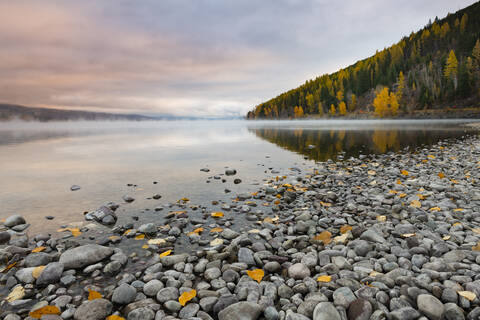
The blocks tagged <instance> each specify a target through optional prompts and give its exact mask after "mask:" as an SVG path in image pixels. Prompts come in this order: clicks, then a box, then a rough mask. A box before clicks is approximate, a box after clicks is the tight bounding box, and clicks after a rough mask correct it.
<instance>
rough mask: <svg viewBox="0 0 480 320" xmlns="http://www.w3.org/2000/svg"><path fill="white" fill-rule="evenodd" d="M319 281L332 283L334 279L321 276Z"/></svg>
mask: <svg viewBox="0 0 480 320" xmlns="http://www.w3.org/2000/svg"><path fill="white" fill-rule="evenodd" d="M317 281H318V282H330V281H332V277H331V276H320V277H318V278H317Z"/></svg>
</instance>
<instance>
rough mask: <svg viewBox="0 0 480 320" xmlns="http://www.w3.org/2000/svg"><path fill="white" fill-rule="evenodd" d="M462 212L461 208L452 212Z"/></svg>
mask: <svg viewBox="0 0 480 320" xmlns="http://www.w3.org/2000/svg"><path fill="white" fill-rule="evenodd" d="M462 211H463V209H462V208H457V209H453V212H462Z"/></svg>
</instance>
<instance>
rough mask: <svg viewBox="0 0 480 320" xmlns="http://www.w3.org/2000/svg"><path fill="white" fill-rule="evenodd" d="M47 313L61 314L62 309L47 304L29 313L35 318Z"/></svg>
mask: <svg viewBox="0 0 480 320" xmlns="http://www.w3.org/2000/svg"><path fill="white" fill-rule="evenodd" d="M46 314H60V309H58V308H57V307H56V306H45V307H43V308H40V309H37V310H35V311H32V312H30V313H29V314H28V315H29V316H30V317H32V318H34V319H40V318H41V317H42V316H43V315H46Z"/></svg>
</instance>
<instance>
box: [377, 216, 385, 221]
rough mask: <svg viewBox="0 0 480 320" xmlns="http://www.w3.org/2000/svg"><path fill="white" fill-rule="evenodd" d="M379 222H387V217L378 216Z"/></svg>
mask: <svg viewBox="0 0 480 320" xmlns="http://www.w3.org/2000/svg"><path fill="white" fill-rule="evenodd" d="M377 221H380V222H385V221H387V216H377Z"/></svg>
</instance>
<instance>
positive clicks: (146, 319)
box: [127, 307, 155, 320]
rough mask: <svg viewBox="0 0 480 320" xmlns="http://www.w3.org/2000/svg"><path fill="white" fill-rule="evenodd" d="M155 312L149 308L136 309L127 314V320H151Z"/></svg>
mask: <svg viewBox="0 0 480 320" xmlns="http://www.w3.org/2000/svg"><path fill="white" fill-rule="evenodd" d="M154 318H155V312H153V310H152V309H150V308H146V307H143V308H138V309H135V310H132V311H130V312H129V313H128V316H127V320H153V319H154Z"/></svg>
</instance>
